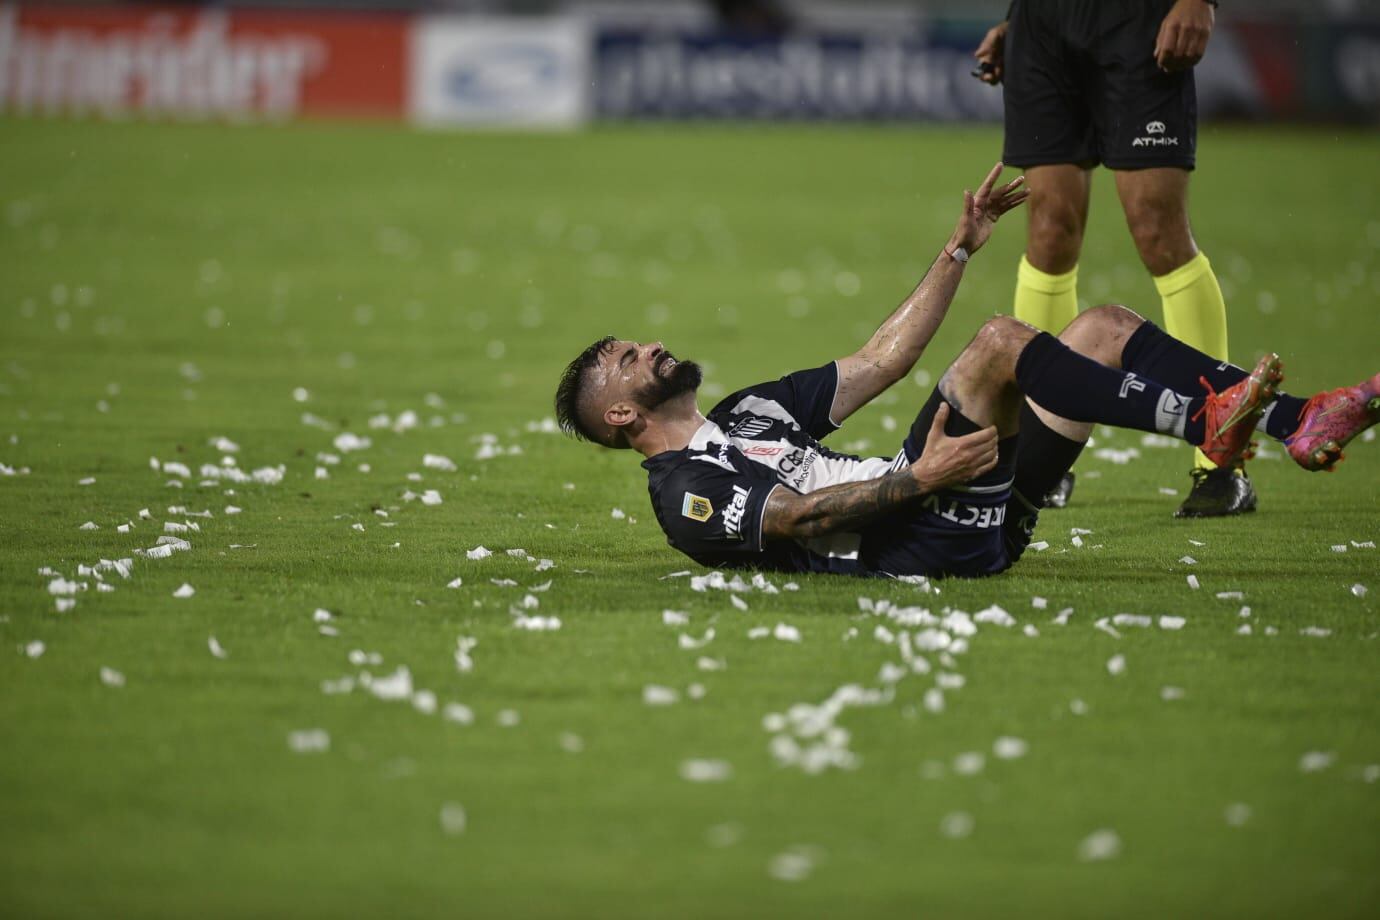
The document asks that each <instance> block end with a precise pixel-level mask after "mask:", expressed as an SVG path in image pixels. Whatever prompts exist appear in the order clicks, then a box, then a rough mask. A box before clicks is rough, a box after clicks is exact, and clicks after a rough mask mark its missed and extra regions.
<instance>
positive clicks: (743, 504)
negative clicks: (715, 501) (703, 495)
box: [724, 486, 752, 540]
mask: <svg viewBox="0 0 1380 920" xmlns="http://www.w3.org/2000/svg"><path fill="white" fill-rule="evenodd" d="M751 494H752V490H751V489H744V488H743V487H742V486H734V487H733V502H732V504H730V505H729V506H728V507H727V508H725V509H724V532H725V533H726V534H727V535H728V536H730V537H732V538H734V539H735V540H741V539H743V534H742V526H743V513H744V512H745V511H747V500H748V496H749V495H751Z"/></svg>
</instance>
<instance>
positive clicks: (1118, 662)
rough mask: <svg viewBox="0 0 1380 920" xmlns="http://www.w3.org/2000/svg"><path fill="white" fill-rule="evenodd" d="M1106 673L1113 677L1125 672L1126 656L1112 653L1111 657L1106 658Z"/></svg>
mask: <svg viewBox="0 0 1380 920" xmlns="http://www.w3.org/2000/svg"><path fill="white" fill-rule="evenodd" d="M1107 673H1108V674H1110V675H1112V676H1113V677H1117V676H1119V675H1121V674H1124V673H1126V656H1125V655H1113V656H1112V657H1111V658H1108V659H1107Z"/></svg>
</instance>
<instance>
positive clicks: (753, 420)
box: [728, 415, 772, 438]
mask: <svg viewBox="0 0 1380 920" xmlns="http://www.w3.org/2000/svg"><path fill="white" fill-rule="evenodd" d="M771 425H772V420H771V419H769V418H762V416H760V415H749V416H748V417H747V418H745V419H743V420H742V421H741V422H739V423H738V424H736V425H734V426H733V427H732V428H730V429H728V436H729V437H730V438H755V437H757V436H758V435H759V434H761V433H762V432H764V431H766V430H767V429H768V428H770V427H771Z"/></svg>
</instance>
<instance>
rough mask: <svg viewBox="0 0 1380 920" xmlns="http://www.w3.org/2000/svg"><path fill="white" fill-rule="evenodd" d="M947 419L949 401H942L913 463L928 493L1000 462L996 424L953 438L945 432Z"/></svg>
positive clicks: (960, 481)
mask: <svg viewBox="0 0 1380 920" xmlns="http://www.w3.org/2000/svg"><path fill="white" fill-rule="evenodd" d="M948 420H949V404H948V403H947V402H941V403H940V404H939V408H938V409H937V410H935V413H934V422H933V423H932V424H931V425H930V433H929V435H927V436H926V438H925V452H924V453H923V454H921V455H920V459H919V460H916V461H915V462H914V463H913V464H911V467H910V470H911V475H913V476H914V477H915V479H916V481H917V482H918V483H919V484H920V487H921V489H922V490H923V491H924V492H926V493H929V492H936V491H938V490H940V489H945V488H948V487H949V486H956V485H959V484H961V483H965V482H968V481H969V480H971V479H974V478H976V477H978V476H981V475H982V474H983V473H985V472H987V471H988V470H990V469H991V468H992V467H994V466H996V465H997V429H996V428H995V427H994V426H990V425H989V426H988V427H986V428H983V429H982V430H981V431H974V432H973V433H972V434H965V435H963V436H962V437H958V438H953V437H950V436H949V435H947V434H945V433H944V423H945V422H947V421H948Z"/></svg>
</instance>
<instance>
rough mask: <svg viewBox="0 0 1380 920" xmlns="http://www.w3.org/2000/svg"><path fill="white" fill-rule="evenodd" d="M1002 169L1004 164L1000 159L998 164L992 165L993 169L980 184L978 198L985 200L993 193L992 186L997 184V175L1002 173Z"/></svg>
mask: <svg viewBox="0 0 1380 920" xmlns="http://www.w3.org/2000/svg"><path fill="white" fill-rule="evenodd" d="M1002 169H1003V164H1002V163H1001V161H1000V160H998V161H997V165H996V166H993V167H992V171H991V172H989V173H988V174H987V178H986V179H983V180H982V184H981V185H979V186H978V190H977V197H978V198H981V199H984V200H985V199H986V198H987V197H988V196H989V195H991V194H992V186H993V185H995V184H996V182H997V177H998V176H1000V175H1001V171H1002Z"/></svg>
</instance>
